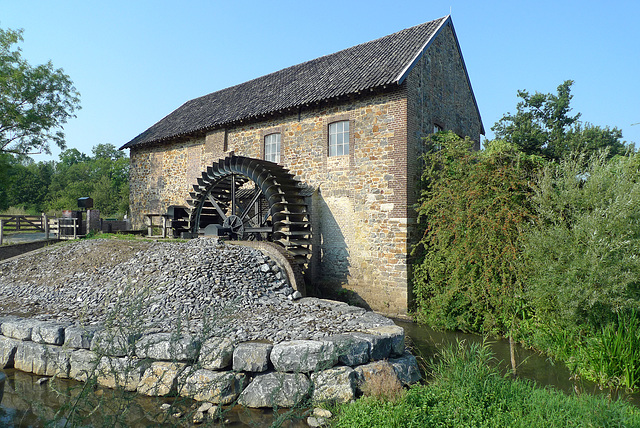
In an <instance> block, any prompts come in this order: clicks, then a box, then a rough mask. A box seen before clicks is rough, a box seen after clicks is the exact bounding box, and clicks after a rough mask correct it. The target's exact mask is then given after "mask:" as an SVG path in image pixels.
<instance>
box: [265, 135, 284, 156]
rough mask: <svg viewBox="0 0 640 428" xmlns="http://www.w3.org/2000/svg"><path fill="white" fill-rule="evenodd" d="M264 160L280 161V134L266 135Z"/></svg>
mask: <svg viewBox="0 0 640 428" xmlns="http://www.w3.org/2000/svg"><path fill="white" fill-rule="evenodd" d="M264 160H267V161H269V162H275V163H278V162H280V134H279V133H278V134H269V135H267V136H266V137H264Z"/></svg>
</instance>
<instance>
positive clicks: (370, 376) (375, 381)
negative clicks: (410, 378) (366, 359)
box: [355, 361, 398, 392]
mask: <svg viewBox="0 0 640 428" xmlns="http://www.w3.org/2000/svg"><path fill="white" fill-rule="evenodd" d="M355 372H356V388H357V390H358V391H359V392H365V391H367V389H370V387H371V386H372V385H382V384H385V383H391V382H396V381H398V376H397V375H396V372H395V370H394V369H393V366H392V365H391V364H390V363H389V362H388V361H374V362H372V363H369V364H364V365H362V366H358V367H356V368H355Z"/></svg>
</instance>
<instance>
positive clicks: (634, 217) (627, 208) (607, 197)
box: [525, 153, 640, 332]
mask: <svg viewBox="0 0 640 428" xmlns="http://www.w3.org/2000/svg"><path fill="white" fill-rule="evenodd" d="M532 201H533V205H534V206H535V210H536V212H535V214H536V216H537V217H538V219H539V221H538V222H537V223H536V224H535V225H534V226H533V227H531V228H530V229H529V230H528V231H527V234H526V245H525V257H526V260H527V266H528V277H529V281H528V293H527V297H528V299H529V300H530V301H531V302H532V305H533V306H534V307H535V309H536V314H537V316H538V318H539V319H540V321H541V322H542V323H543V324H546V325H554V326H556V329H568V330H571V331H586V332H595V331H598V330H599V329H600V328H601V327H603V326H605V325H607V324H609V323H612V322H615V321H616V319H617V315H616V314H617V313H619V312H621V311H627V310H639V309H640V306H639V305H638V303H639V301H640V256H639V255H640V210H639V209H638V207H640V156H639V155H637V154H636V155H634V156H631V157H619V158H615V159H613V160H611V161H609V162H608V161H607V160H606V154H605V153H601V154H599V155H596V156H593V157H592V158H591V159H588V160H587V159H584V158H583V157H581V156H573V157H570V158H568V159H567V160H564V161H562V162H560V163H559V164H550V165H548V166H547V167H545V168H544V170H543V171H542V173H541V175H540V178H539V180H538V184H537V185H536V186H535V190H534V194H533V198H532Z"/></svg>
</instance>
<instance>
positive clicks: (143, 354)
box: [136, 333, 198, 361]
mask: <svg viewBox="0 0 640 428" xmlns="http://www.w3.org/2000/svg"><path fill="white" fill-rule="evenodd" d="M197 350H198V342H197V341H195V340H194V339H192V338H191V337H176V336H174V335H173V334H171V333H156V334H150V335H147V336H143V337H142V338H141V339H140V340H139V341H138V342H137V343H136V355H137V356H138V357H140V358H151V359H153V360H162V361H193V360H194V359H195V358H196V352H197Z"/></svg>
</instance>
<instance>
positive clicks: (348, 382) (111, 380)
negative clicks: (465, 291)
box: [0, 317, 420, 407]
mask: <svg viewBox="0 0 640 428" xmlns="http://www.w3.org/2000/svg"><path fill="white" fill-rule="evenodd" d="M375 320H376V323H375V324H373V323H372V324H371V327H370V328H366V325H365V328H363V329H362V331H360V332H355V333H347V334H341V335H336V336H330V337H327V338H326V339H324V340H295V341H287V342H281V343H278V344H275V345H271V344H268V343H260V342H245V343H232V342H231V341H230V340H229V339H227V338H217V337H210V338H206V339H205V340H202V338H194V337H187V336H181V337H175V335H172V334H169V333H145V334H129V333H126V332H125V333H123V332H120V331H118V333H112V332H111V331H110V330H108V329H105V328H103V327H100V326H89V327H82V326H78V325H67V324H59V323H55V322H49V321H40V320H35V319H24V318H18V317H3V318H0V332H1V333H2V335H1V336H0V369H1V368H16V369H19V370H22V371H25V372H30V373H34V374H37V375H40V376H57V377H59V378H70V379H74V380H77V381H81V382H85V381H87V379H88V378H93V377H95V378H96V379H97V382H98V384H100V385H101V386H103V387H107V388H122V389H125V390H128V391H137V392H138V393H140V394H144V395H150V396H177V395H181V396H185V397H190V398H193V399H194V400H197V401H204V402H209V403H214V404H219V405H230V404H235V403H239V404H241V405H244V406H247V407H273V406H278V407H293V406H297V405H301V404H304V405H308V404H314V405H316V404H322V403H344V402H348V401H350V400H352V399H354V398H355V397H356V396H358V395H360V394H361V393H362V391H363V390H364V389H366V385H367V382H369V381H370V379H371V377H372V376H375V375H376V373H378V372H380V365H383V366H385V367H387V371H388V372H389V373H392V374H393V376H395V377H396V378H397V379H398V380H399V381H400V382H401V383H402V384H404V385H408V384H411V383H414V382H417V381H418V380H419V379H420V372H419V370H418V365H417V362H416V359H415V358H414V357H413V356H412V355H411V354H410V353H408V352H407V350H406V349H405V342H404V330H403V329H402V328H401V327H398V326H396V325H394V324H393V322H392V321H391V320H388V323H385V325H383V326H380V317H375ZM374 325H375V326H374Z"/></svg>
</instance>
